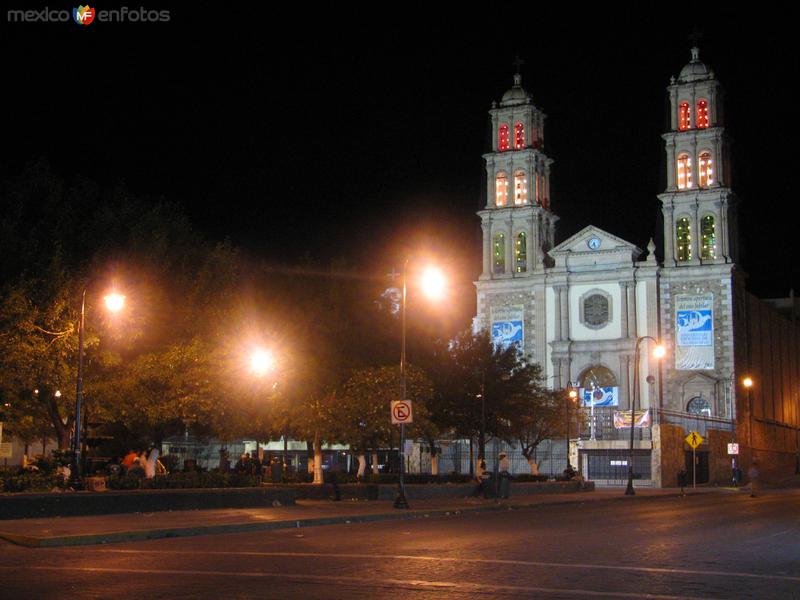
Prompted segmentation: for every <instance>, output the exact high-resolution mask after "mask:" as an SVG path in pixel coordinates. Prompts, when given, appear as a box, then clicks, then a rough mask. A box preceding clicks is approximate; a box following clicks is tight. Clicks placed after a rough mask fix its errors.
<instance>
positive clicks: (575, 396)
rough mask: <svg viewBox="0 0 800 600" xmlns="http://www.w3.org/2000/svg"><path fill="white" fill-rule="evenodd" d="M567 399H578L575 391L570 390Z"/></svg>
mask: <svg viewBox="0 0 800 600" xmlns="http://www.w3.org/2000/svg"><path fill="white" fill-rule="evenodd" d="M569 397H570V398H572V399H573V400H575V398H577V397H578V392H577V391H576V390H570V391H569Z"/></svg>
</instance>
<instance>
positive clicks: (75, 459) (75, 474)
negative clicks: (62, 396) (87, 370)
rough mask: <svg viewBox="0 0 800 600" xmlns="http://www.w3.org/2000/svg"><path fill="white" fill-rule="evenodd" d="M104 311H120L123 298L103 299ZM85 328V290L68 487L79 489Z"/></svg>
mask: <svg viewBox="0 0 800 600" xmlns="http://www.w3.org/2000/svg"><path fill="white" fill-rule="evenodd" d="M104 301H105V305H106V309H107V310H108V311H110V312H112V313H116V312H119V311H121V310H122V309H123V308H124V306H125V296H123V295H121V294H117V293H116V292H114V293H111V294H108V295H107V296H105V298H104ZM85 326H86V288H84V290H83V294H82V295H81V318H80V321H79V322H78V382H77V384H76V389H75V433H74V436H73V438H72V468H71V470H70V485H71V486H72V488H73V489H79V488H80V487H81V485H82V479H81V466H82V465H81V404H82V403H83V335H84V330H85Z"/></svg>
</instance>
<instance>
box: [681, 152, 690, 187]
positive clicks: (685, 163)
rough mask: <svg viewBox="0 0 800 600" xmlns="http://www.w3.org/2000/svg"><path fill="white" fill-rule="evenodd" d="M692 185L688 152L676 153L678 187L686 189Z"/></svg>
mask: <svg viewBox="0 0 800 600" xmlns="http://www.w3.org/2000/svg"><path fill="white" fill-rule="evenodd" d="M691 187H692V157H691V156H689V155H688V154H679V155H678V189H679V190H687V189H689V188H691Z"/></svg>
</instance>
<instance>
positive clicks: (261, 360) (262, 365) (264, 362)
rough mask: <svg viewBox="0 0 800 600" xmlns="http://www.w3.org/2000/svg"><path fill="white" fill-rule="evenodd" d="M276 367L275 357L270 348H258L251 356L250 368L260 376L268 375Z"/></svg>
mask: <svg viewBox="0 0 800 600" xmlns="http://www.w3.org/2000/svg"><path fill="white" fill-rule="evenodd" d="M274 367H275V357H274V356H273V355H272V352H270V351H269V350H264V349H258V350H256V351H255V352H253V355H252V356H251V357H250V369H251V370H252V371H253V373H254V374H255V375H256V376H258V377H262V376H264V375H266V374H267V373H268V372H269V371H271V370H272V369H273V368H274Z"/></svg>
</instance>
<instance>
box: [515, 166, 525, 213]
mask: <svg viewBox="0 0 800 600" xmlns="http://www.w3.org/2000/svg"><path fill="white" fill-rule="evenodd" d="M527 203H528V178H527V177H525V171H517V172H516V173H514V204H516V205H520V204H527Z"/></svg>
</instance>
